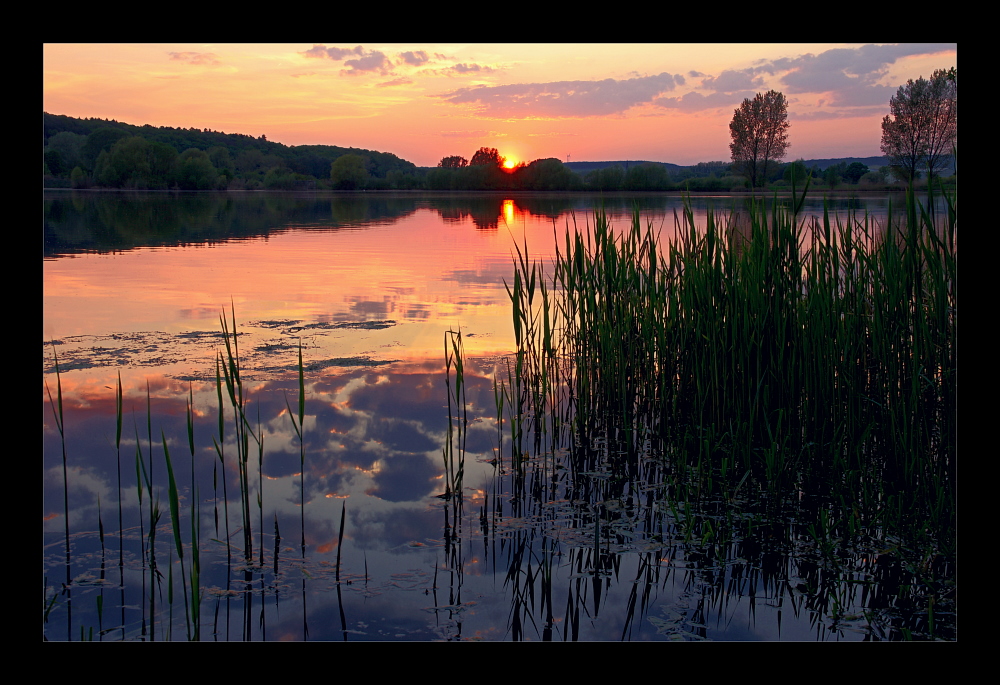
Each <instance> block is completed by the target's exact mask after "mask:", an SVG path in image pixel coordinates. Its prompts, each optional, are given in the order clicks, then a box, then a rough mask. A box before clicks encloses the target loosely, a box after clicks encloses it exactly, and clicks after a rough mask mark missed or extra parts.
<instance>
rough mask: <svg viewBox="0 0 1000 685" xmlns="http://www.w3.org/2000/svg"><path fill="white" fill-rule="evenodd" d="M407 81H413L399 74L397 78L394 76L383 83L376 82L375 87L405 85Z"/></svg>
mask: <svg viewBox="0 0 1000 685" xmlns="http://www.w3.org/2000/svg"><path fill="white" fill-rule="evenodd" d="M409 83H413V81H412V80H411V79H408V78H406V77H405V76H400V77H399V78H394V79H393V80H391V81H386V82H384V83H378V84H376V87H378V88H390V87H392V86H405V85H407V84H409Z"/></svg>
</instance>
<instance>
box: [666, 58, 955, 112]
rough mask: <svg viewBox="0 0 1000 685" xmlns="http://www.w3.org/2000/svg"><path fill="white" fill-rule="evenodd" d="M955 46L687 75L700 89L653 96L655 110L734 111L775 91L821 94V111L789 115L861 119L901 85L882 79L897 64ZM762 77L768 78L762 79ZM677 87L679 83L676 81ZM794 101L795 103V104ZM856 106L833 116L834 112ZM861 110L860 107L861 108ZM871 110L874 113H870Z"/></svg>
mask: <svg viewBox="0 0 1000 685" xmlns="http://www.w3.org/2000/svg"><path fill="white" fill-rule="evenodd" d="M956 49H957V46H956V44H954V43H903V44H893V45H874V44H869V45H864V46H861V47H859V48H833V49H830V50H825V51H824V52H822V53H820V54H818V55H814V54H811V53H807V54H804V55H798V56H795V57H783V58H781V59H774V60H760V61H758V62H757V63H755V64H754V65H753V66H752V67H748V68H746V69H728V70H725V71H723V72H721V73H720V74H718V75H717V76H712V75H709V74H706V73H703V72H700V71H695V70H692V71H689V72H688V76H689V77H690V78H692V79H694V78H700V79H701V83H700V85H697V86H695V89H694V90H692V91H691V92H688V93H685V94H684V95H683V96H680V97H667V96H662V95H661V96H660V97H657V98H654V100H653V104H655V105H657V106H658V107H663V108H667V109H675V110H679V111H683V112H697V111H702V110H708V109H716V108H720V107H734V108H735V107H737V106H739V104H740V102H742V101H743V100H744V99H745V98H753V97H754V95H756V93H758V92H762V91H764V90H768V89H770V88H772V87H773V88H775V89H776V90H780V91H782V92H783V93H785V95H786V96H787V95H801V94H805V93H808V94H817V95H818V94H823V95H824V97H823V99H822V100H821V101H820V103H819V107H820V109H819V110H815V111H811V112H801V113H798V114H797V115H796V113H794V112H793V113H792V115H793V116H798V117H800V118H802V119H824V118H842V117H854V116H862V114H860V113H859V112H861V111H864V112H868V111H869V109H867V108H876V107H881V108H882V109H885V107H886V105H887V104H888V102H889V99H890V98H891V97H892V96H893V95H895V93H896V90H897V89H898V87H899V85H900V84H895V85H886V84H885V80H886V75H887V74H888V73H889V70H890V67H892V65H894V64H895V63H896V62H898V61H900V60H903V59H906V58H909V57H916V56H922V55H929V54H935V53H943V52H954V51H955V50H956ZM765 75H767V76H770V77H772V78H770V79H765ZM675 80H677V79H676V77H675ZM678 84H679V85H680V82H679V81H678ZM793 102H794V100H793ZM844 107H848V108H858V110H857V111H855V110H853V109H852V110H851V111H844V112H837V111H836V110H837V108H844ZM862 108H864V109H862ZM872 111H873V110H872Z"/></svg>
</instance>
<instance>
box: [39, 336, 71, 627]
mask: <svg viewBox="0 0 1000 685" xmlns="http://www.w3.org/2000/svg"><path fill="white" fill-rule="evenodd" d="M52 361H53V363H54V364H55V369H56V399H55V400H53V399H52V390H51V389H50V388H49V383H48V381H45V392H46V394H47V395H48V396H49V404H50V405H51V407H52V416H53V418H54V419H55V422H56V429H57V430H58V431H59V445H60V448H61V450H62V472H63V525H64V527H65V537H66V583H65V584H64V585H63V592H64V593H65V595H66V614H67V618H66V639H67V641H68V640H72V639H73V632H72V631H73V628H72V625H73V595H72V580H73V578H72V575H73V574H72V570H71V565H70V546H69V472H68V468H67V465H66V429H65V427H66V423H65V420H66V417H65V414H64V412H63V398H62V376H61V375H60V373H59V356H58V355H57V354H56V351H55V347H53V348H52Z"/></svg>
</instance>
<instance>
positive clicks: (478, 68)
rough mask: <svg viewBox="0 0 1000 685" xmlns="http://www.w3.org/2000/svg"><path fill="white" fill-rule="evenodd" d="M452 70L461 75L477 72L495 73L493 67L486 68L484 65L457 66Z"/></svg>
mask: <svg viewBox="0 0 1000 685" xmlns="http://www.w3.org/2000/svg"><path fill="white" fill-rule="evenodd" d="M451 68H452V69H453V70H454V71H457V72H458V73H460V74H474V73H477V72H489V71H493V68H492V67H488V66H484V65H482V64H456V65H454V66H452V67H451Z"/></svg>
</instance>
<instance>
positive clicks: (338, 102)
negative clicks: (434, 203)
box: [42, 42, 958, 166]
mask: <svg viewBox="0 0 1000 685" xmlns="http://www.w3.org/2000/svg"><path fill="white" fill-rule="evenodd" d="M957 60H958V48H957V44H955V43H933V44H924V43H920V44H918V43H903V44H870V43H869V44H862V43H846V44H792V43H781V44H714V45H713V44H693V45H683V44H655V45H641V44H626V45H617V44H593V45H587V44H556V45H552V44H463V43H435V44H425V43H406V44H397V43H361V44H359V43H354V42H346V43H301V44H232V43H202V44H113V45H97V44H81V45H76V44H47V45H44V46H43V97H42V108H43V110H44V111H46V112H49V113H51V114H65V115H69V116H74V117H99V118H102V119H116V120H118V121H122V122H126V123H129V124H137V125H142V124H152V125H154V126H175V127H183V128H191V127H195V128H202V129H204V128H208V129H212V130H216V131H224V132H226V133H244V134H249V135H252V136H255V137H256V136H260V135H262V134H263V135H266V136H267V139H268V140H272V141H276V142H279V143H284V144H286V145H311V144H322V145H340V146H344V147H358V148H366V149H371V150H379V151H383V152H392V153H394V154H396V155H398V156H399V157H402V158H403V159H406V160H409V161H411V162H413V163H415V164H417V165H418V166H435V165H437V163H438V162H439V161H440V159H441V158H442V157H445V156H448V155H461V156H463V157H466V158H471V157H472V155H473V153H474V152H475V151H476V150H477V149H479V148H480V147H483V146H486V147H495V148H497V149H498V150H499V151H500V154H502V155H505V156H507V157H508V158H511V159H513V160H516V161H526V162H527V161H531V160H533V159H538V158H544V157H557V158H559V159H560V160H562V161H564V162H565V161H567V160H569V161H603V160H651V161H658V162H673V163H675V164H685V165H687V164H695V163H697V162H707V161H712V160H727V161H728V160H729V142H730V136H729V122H730V120H731V119H732V116H733V110H734V109H735V108H736V107H738V106H739V104H740V103H741V102H742V101H743V99H744V98H748V97H750V98H752V97H753V96H754V94H756V93H757V92H761V91H767V90H770V89H774V90H779V91H781V92H783V93H784V94H785V96H786V97H787V98H788V102H789V107H788V120H789V123H790V124H791V129H790V131H789V142H790V143H791V146H790V148H789V151H788V155H787V157H786V160H787V161H790V160H792V159H798V158H800V157H801V158H805V159H816V158H827V157H849V156H854V157H866V156H870V155H878V154H881V153H880V150H879V142H880V139H881V125H880V124H881V120H882V117H883V116H885V115H886V114H888V113H889V99H890V98H891V97H892V96H893V95H894V94H895V92H896V90H897V89H898V88H899V86H900V85H903V84H904V83H905V82H906V80H907V79H911V78H912V79H915V78H917V77H919V76H924V77H928V76H930V74H931V72H933V71H934V70H935V69H948V68H950V67H954V66H957Z"/></svg>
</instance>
